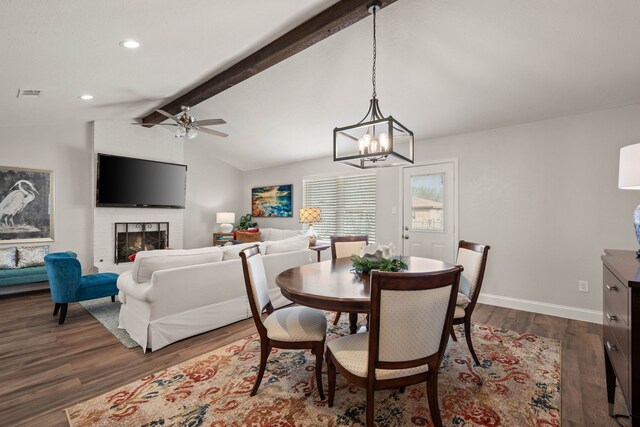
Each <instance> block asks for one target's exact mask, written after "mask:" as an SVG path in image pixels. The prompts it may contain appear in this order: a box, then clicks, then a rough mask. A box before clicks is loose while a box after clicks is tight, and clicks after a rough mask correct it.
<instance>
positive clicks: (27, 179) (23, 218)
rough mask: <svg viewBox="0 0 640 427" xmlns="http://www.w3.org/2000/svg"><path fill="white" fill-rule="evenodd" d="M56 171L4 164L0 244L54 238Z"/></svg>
mask: <svg viewBox="0 0 640 427" xmlns="http://www.w3.org/2000/svg"><path fill="white" fill-rule="evenodd" d="M53 187H54V185H53V172H52V171H47V170H38V169H21V168H14V167H4V166H0V243H27V242H51V241H53Z"/></svg>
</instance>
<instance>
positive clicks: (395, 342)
mask: <svg viewBox="0 0 640 427" xmlns="http://www.w3.org/2000/svg"><path fill="white" fill-rule="evenodd" d="M461 271H462V267H460V266H455V267H452V268H450V269H448V270H444V271H441V272H436V273H389V272H379V271H374V272H372V274H371V312H370V318H369V331H368V332H364V333H359V334H354V335H347V336H344V337H340V338H337V339H334V340H331V341H329V342H328V343H327V356H326V357H327V364H328V366H329V402H328V403H329V406H330V407H331V406H333V401H334V397H335V390H336V371H340V373H341V374H342V375H343V376H344V377H345V378H346V379H347V380H349V381H351V382H352V383H354V384H355V385H357V386H359V387H364V388H366V389H367V393H366V394H367V409H366V420H367V426H372V425H373V419H374V392H375V390H380V389H387V388H399V387H400V388H403V387H405V386H407V385H412V384H418V383H421V382H423V381H426V383H427V399H428V402H429V410H430V411H431V419H432V422H433V424H435V425H436V426H441V425H442V420H441V417H440V409H439V406H438V368H439V366H440V362H441V360H442V357H443V355H444V352H445V349H446V347H447V342H448V338H449V336H448V334H449V330H450V328H451V324H452V321H453V312H454V310H455V305H456V295H457V294H458V285H459V281H460V273H461Z"/></svg>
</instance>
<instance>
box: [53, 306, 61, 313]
mask: <svg viewBox="0 0 640 427" xmlns="http://www.w3.org/2000/svg"><path fill="white" fill-rule="evenodd" d="M59 311H60V304H58V303H56V305H55V307H53V315H54V316H57V315H58V312H59Z"/></svg>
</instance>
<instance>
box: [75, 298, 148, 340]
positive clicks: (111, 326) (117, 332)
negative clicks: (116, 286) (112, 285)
mask: <svg viewBox="0 0 640 427" xmlns="http://www.w3.org/2000/svg"><path fill="white" fill-rule="evenodd" d="M80 305H82V306H83V307H84V308H85V310H87V311H88V312H89V314H90V315H92V316H93V317H95V318H96V319H97V320H98V322H100V323H101V324H102V326H104V327H105V328H107V330H108V331H109V332H111V333H112V334H113V336H114V337H116V338H117V339H118V341H120V342H121V343H122V345H123V346H125V347H126V348H135V347H139V345H138V343H137V342H135V341H134V340H132V339H131V337H130V336H129V334H128V333H127V331H125V330H124V329H119V328H118V316H119V315H120V301H118V299H117V298H116V301H115V302H111V297H106V298H97V299H92V300H88V301H82V302H81V303H80Z"/></svg>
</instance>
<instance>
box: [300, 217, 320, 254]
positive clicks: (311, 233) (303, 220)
mask: <svg viewBox="0 0 640 427" xmlns="http://www.w3.org/2000/svg"><path fill="white" fill-rule="evenodd" d="M318 222H320V208H300V224H309V229H308V230H307V233H306V234H305V236H308V237H309V245H310V246H313V245H315V244H316V242H317V241H318V236H316V231H315V230H314V229H313V224H316V223H318Z"/></svg>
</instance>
